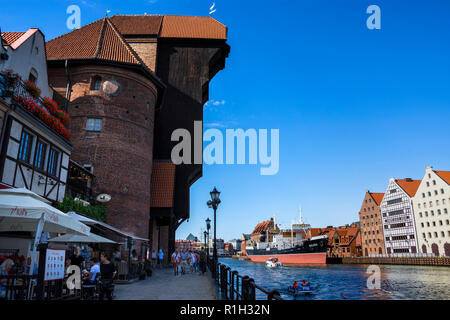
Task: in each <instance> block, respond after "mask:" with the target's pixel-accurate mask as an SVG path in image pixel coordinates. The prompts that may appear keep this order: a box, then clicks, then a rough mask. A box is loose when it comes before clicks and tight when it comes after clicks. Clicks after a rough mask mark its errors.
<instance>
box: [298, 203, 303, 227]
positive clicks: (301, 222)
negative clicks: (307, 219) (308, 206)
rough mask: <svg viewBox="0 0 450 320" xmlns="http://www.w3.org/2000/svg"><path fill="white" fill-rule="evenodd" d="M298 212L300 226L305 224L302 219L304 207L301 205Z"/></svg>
mask: <svg viewBox="0 0 450 320" xmlns="http://www.w3.org/2000/svg"><path fill="white" fill-rule="evenodd" d="M298 211H299V213H300V225H302V224H303V219H302V206H301V205H300V204H299V205H298Z"/></svg>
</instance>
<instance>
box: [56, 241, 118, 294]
mask: <svg viewBox="0 0 450 320" xmlns="http://www.w3.org/2000/svg"><path fill="white" fill-rule="evenodd" d="M72 265H76V266H78V267H79V268H80V270H81V272H82V280H83V284H84V285H92V284H96V282H97V281H98V280H99V278H100V279H101V281H100V286H99V287H100V292H99V299H100V300H103V298H104V297H105V296H106V298H107V299H108V300H112V291H113V287H114V286H113V279H114V277H115V275H116V274H117V270H116V266H115V265H114V264H113V263H112V262H111V259H110V258H109V257H108V255H107V254H106V253H104V252H102V253H100V261H99V260H98V259H97V258H96V257H91V258H90V261H89V267H86V261H85V260H84V257H83V256H82V255H81V249H80V248H79V247H76V248H75V250H74V254H73V255H71V256H70V258H67V259H66V264H65V273H66V276H68V272H67V270H68V268H69V267H70V266H72ZM88 269H89V270H88ZM99 276H100V277H99Z"/></svg>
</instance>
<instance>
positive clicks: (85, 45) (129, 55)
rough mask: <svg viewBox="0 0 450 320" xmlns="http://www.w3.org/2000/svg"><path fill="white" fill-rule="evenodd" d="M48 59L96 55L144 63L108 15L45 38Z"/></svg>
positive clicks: (96, 57)
mask: <svg viewBox="0 0 450 320" xmlns="http://www.w3.org/2000/svg"><path fill="white" fill-rule="evenodd" d="M47 58H48V60H65V59H98V60H105V61H113V62H120V63H127V64H134V65H143V64H142V63H141V60H140V58H139V57H138V56H137V55H136V53H135V52H134V51H133V50H132V49H131V47H130V46H129V45H128V44H127V43H126V41H125V40H124V39H123V38H122V36H121V34H120V33H119V32H118V31H117V29H116V27H115V26H114V25H113V24H112V23H111V22H110V21H109V19H108V18H103V19H100V20H97V21H95V22H93V23H91V24H88V25H86V26H84V27H82V28H80V29H77V30H74V31H72V32H69V33H66V34H64V35H62V36H59V37H57V38H55V39H53V40H50V41H48V42H47Z"/></svg>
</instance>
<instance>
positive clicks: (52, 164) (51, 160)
mask: <svg viewBox="0 0 450 320" xmlns="http://www.w3.org/2000/svg"><path fill="white" fill-rule="evenodd" d="M58 156H59V153H58V152H57V151H55V150H54V149H50V152H49V154H48V168H47V172H48V173H49V174H51V175H52V176H56V169H57V167H58Z"/></svg>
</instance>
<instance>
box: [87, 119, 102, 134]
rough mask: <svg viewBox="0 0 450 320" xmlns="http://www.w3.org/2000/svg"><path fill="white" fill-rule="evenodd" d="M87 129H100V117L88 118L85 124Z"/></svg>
mask: <svg viewBox="0 0 450 320" xmlns="http://www.w3.org/2000/svg"><path fill="white" fill-rule="evenodd" d="M86 130H87V131H102V119H97V118H88V120H87V124H86Z"/></svg>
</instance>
